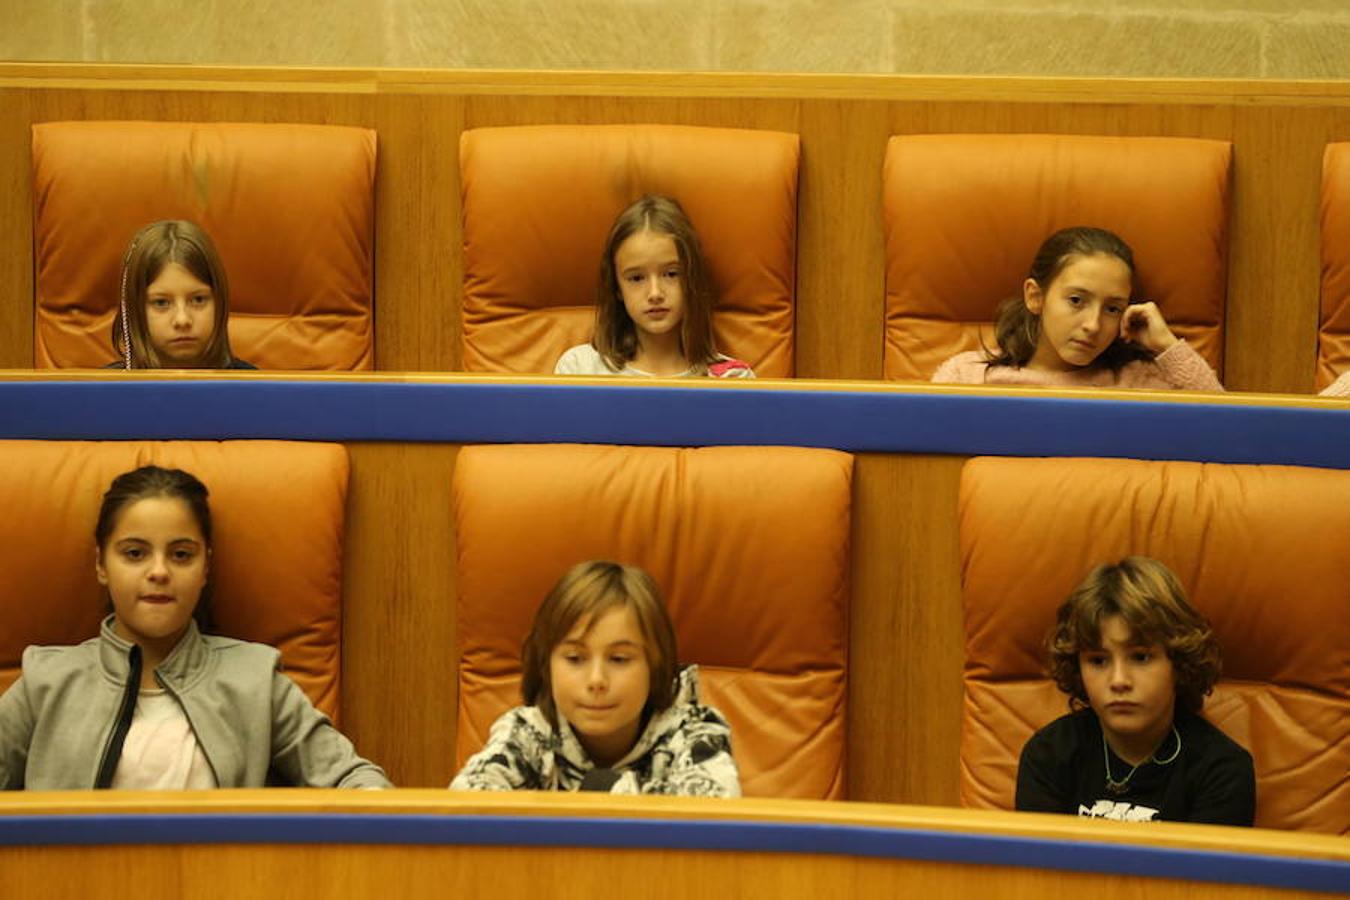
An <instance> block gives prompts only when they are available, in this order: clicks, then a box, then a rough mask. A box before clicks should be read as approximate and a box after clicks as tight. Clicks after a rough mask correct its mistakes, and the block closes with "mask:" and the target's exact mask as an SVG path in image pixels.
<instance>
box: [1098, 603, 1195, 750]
mask: <svg viewBox="0 0 1350 900" xmlns="http://www.w3.org/2000/svg"><path fill="white" fill-rule="evenodd" d="M1078 669H1079V672H1080V673H1081V674H1082V676H1083V687H1084V688H1085V689H1086V691H1087V697H1088V702H1089V703H1090V704H1091V706H1092V709H1093V710H1094V711H1095V712H1096V713H1097V718H1098V719H1100V720H1101V723H1102V730H1103V731H1104V732H1105V733H1106V736H1107V739H1108V740H1109V741H1110V742H1111V743H1112V744H1113V745H1114V746H1116V747H1121V746H1124V747H1133V746H1137V745H1139V744H1140V743H1141V742H1142V743H1145V744H1147V743H1149V742H1150V741H1152V740H1155V739H1157V738H1160V737H1161V736H1162V735H1163V734H1165V733H1166V732H1167V729H1169V728H1170V727H1171V725H1172V714H1173V712H1174V707H1175V705H1176V675H1175V673H1174V671H1173V669H1172V660H1171V659H1170V658H1169V657H1168V656H1167V652H1166V650H1164V649H1163V648H1162V647H1161V646H1159V645H1157V644H1140V643H1139V642H1137V641H1136V640H1135V639H1134V635H1133V634H1131V633H1130V626H1129V625H1128V624H1126V622H1125V620H1124V619H1123V618H1121V617H1120V616H1107V617H1106V618H1105V619H1103V620H1102V646H1101V647H1100V648H1098V649H1091V650H1082V651H1080V652H1079V654H1078ZM1146 752H1147V751H1146Z"/></svg>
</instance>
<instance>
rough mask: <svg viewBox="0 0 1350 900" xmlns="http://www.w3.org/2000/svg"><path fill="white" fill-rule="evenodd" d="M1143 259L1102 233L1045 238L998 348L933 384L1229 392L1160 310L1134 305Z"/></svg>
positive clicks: (1007, 311)
mask: <svg viewBox="0 0 1350 900" xmlns="http://www.w3.org/2000/svg"><path fill="white" fill-rule="evenodd" d="M1133 291H1134V253H1133V252H1132V251H1131V250H1130V247H1129V245H1128V244H1126V243H1125V242H1124V241H1123V240H1121V239H1120V238H1119V237H1118V236H1117V235H1115V234H1113V233H1112V232H1110V231H1107V230H1105V229H1103V228H1090V227H1086V226H1080V227H1076V228H1065V229H1062V230H1060V231H1057V232H1055V233H1054V234H1052V235H1050V237H1048V238H1046V240H1045V242H1044V243H1043V244H1041V247H1040V250H1038V251H1037V253H1036V258H1035V259H1034V260H1033V261H1032V263H1031V271H1030V272H1029V273H1028V274H1027V278H1026V281H1024V282H1023V283H1022V293H1021V294H1020V295H1018V296H1015V297H1009V298H1008V299H1007V300H1005V301H1003V304H1002V305H1001V306H1000V307H999V310H998V316H997V321H996V322H995V323H994V338H995V340H996V341H997V343H998V347H997V351H995V350H992V349H986V350H970V351H967V352H965V353H958V354H957V355H956V356H953V357H952V358H951V359H949V360H947V361H946V362H945V363H943V364H942V365H941V367H939V368H938V370H937V373H936V374H934V375H933V381H935V382H939V383H947V384H1035V385H1049V386H1055V387H1061V386H1062V387H1122V388H1149V389H1153V390H1159V389H1162V390H1167V389H1188V390H1198V391H1222V390H1223V385H1221V384H1220V383H1219V379H1218V377H1217V376H1215V374H1214V370H1213V369H1211V368H1210V367H1209V364H1208V363H1206V362H1205V360H1204V358H1203V357H1201V356H1200V354H1198V353H1196V352H1195V350H1194V349H1193V348H1192V347H1191V346H1190V345H1189V344H1187V343H1186V342H1185V341H1183V340H1181V339H1180V338H1178V337H1177V336H1176V335H1175V334H1173V333H1172V329H1170V328H1169V327H1168V326H1167V321H1166V320H1165V319H1164V318H1163V314H1162V311H1161V310H1160V309H1158V305H1157V304H1156V303H1149V302H1145V301H1142V300H1138V299H1135V298H1132V296H1131V295H1132V294H1133Z"/></svg>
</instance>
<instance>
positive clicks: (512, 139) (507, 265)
mask: <svg viewBox="0 0 1350 900" xmlns="http://www.w3.org/2000/svg"><path fill="white" fill-rule="evenodd" d="M798 154H799V147H798V137H797V135H795V134H784V133H782V132H776V131H741V130H735V129H729V128H694V127H687V126H680V125H536V126H527V127H518V128H477V129H473V130H470V131H466V132H464V134H463V135H462V137H461V138H460V145H459V160H460V178H461V186H462V191H463V200H464V295H463V300H462V306H461V309H462V315H463V322H464V368H465V369H466V370H468V371H471V372H543V373H551V372H552V371H553V366H554V365H555V364H556V363H557V361H558V357H560V356H562V353H563V351H564V350H566V349H567V348H568V347H570V346H573V345H575V344H581V343H585V342H586V341H589V340H590V338H591V332H592V326H593V325H594V319H595V293H596V284H597V281H598V277H599V274H600V254H601V250H602V249H603V247H604V244H605V238H606V236H607V235H608V234H609V229H610V226H611V225H612V224H613V223H614V219H615V218H616V217H617V216H618V214H619V213H620V212H622V211H623V209H624V208H625V207H627V206H628V205H629V204H630V203H632V202H633V201H635V200H637V199H638V198H639V197H641V196H642V195H643V194H648V193H655V194H667V195H669V196H671V197H674V198H675V199H676V200H678V201H679V202H680V204H681V205H682V206H683V207H684V210H685V212H686V213H688V215H689V218H690V220H692V221H693V223H694V227H695V229H697V231H698V235H699V240H700V242H701V243H702V245H703V252H704V256H705V257H706V258H707V261H708V267H709V271H710V273H711V275H712V281H713V285H714V288H715V291H716V295H717V305H716V307H715V309H714V313H713V332H714V335H715V338H716V341H717V347H718V349H719V350H721V351H722V352H723V353H726V354H727V355H729V356H733V357H736V358H738V359H743V360H745V361H746V362H748V363H750V365H751V366H753V367H754V369H755V372H756V373H757V374H758V375H759V376H760V377H775V378H785V377H788V376H790V375H791V374H792V371H793V368H792V367H793V297H794V291H795V284H796V280H795V278H796V276H795V266H796V254H797V160H798Z"/></svg>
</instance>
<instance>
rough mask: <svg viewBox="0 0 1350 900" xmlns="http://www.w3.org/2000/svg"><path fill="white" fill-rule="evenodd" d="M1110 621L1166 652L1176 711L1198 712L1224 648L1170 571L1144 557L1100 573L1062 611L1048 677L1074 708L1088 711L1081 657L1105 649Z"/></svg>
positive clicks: (1051, 647) (1085, 581)
mask: <svg viewBox="0 0 1350 900" xmlns="http://www.w3.org/2000/svg"><path fill="white" fill-rule="evenodd" d="M1110 616H1120V617H1121V618H1122V619H1124V620H1125V624H1126V625H1128V626H1129V628H1130V634H1131V635H1132V636H1133V639H1134V640H1136V641H1139V642H1140V643H1144V644H1158V645H1160V646H1162V647H1163V649H1164V650H1165V651H1166V652H1167V658H1168V659H1170V660H1171V661H1172V667H1173V671H1174V673H1175V677H1176V691H1177V706H1178V707H1179V708H1181V709H1182V710H1184V711H1186V712H1190V713H1196V712H1199V711H1200V707H1201V706H1202V705H1203V704H1204V702H1205V696H1206V695H1208V694H1209V692H1210V691H1212V690H1213V689H1214V683H1215V682H1216V681H1218V680H1219V671H1220V669H1221V667H1222V660H1221V657H1220V654H1219V642H1218V641H1217V640H1216V639H1215V637H1214V630H1213V629H1212V628H1211V627H1210V624H1209V622H1208V620H1206V619H1205V617H1204V616H1202V615H1201V614H1200V613H1198V612H1196V611H1195V608H1194V607H1192V606H1191V605H1190V603H1189V602H1187V600H1186V592H1185V590H1184V589H1183V588H1182V586H1181V582H1180V581H1178V580H1177V577H1176V575H1174V574H1172V570H1171V569H1169V568H1167V566H1165V565H1163V564H1162V563H1160V562H1158V561H1157V560H1156V559H1150V558H1149V557H1147V556H1127V557H1125V558H1124V559H1122V560H1121V561H1120V562H1118V563H1114V564H1109V565H1101V566H1098V567H1097V568H1095V569H1093V570H1092V571H1091V572H1090V573H1089V574H1088V576H1087V578H1085V579H1083V582H1082V583H1081V584H1079V585H1078V587H1076V588H1074V589H1073V593H1071V594H1069V599H1068V600H1066V601H1064V604H1063V605H1062V606H1060V608H1059V612H1058V613H1057V614H1056V622H1055V627H1054V628H1053V629H1052V630H1051V631H1050V635H1049V637H1048V638H1047V640H1046V646H1047V650H1048V651H1049V657H1050V665H1049V667H1050V677H1051V678H1053V679H1054V680H1055V684H1056V685H1058V686H1059V689H1060V690H1061V691H1063V692H1064V693H1066V694H1068V695H1069V705H1070V706H1072V707H1075V708H1081V707H1085V706H1087V705H1088V697H1087V691H1086V690H1085V689H1084V687H1083V675H1082V672H1081V671H1080V670H1079V666H1078V654H1079V653H1080V652H1082V651H1084V650H1095V649H1098V648H1100V647H1101V645H1102V620H1104V619H1106V618H1109V617H1110Z"/></svg>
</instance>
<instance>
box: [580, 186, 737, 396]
mask: <svg viewBox="0 0 1350 900" xmlns="http://www.w3.org/2000/svg"><path fill="white" fill-rule="evenodd" d="M712 307H713V292H712V285H711V282H710V280H709V278H708V271H707V266H706V265H705V263H704V261H703V251H702V249H701V248H700V246H699V241H698V235H697V234H696V233H695V231H694V226H693V224H692V223H691V222H690V221H689V218H688V216H686V215H685V214H684V210H683V209H682V208H681V207H680V204H679V203H677V202H676V201H674V200H672V199H671V198H669V197H662V196H659V195H655V194H648V195H647V196H645V197H643V198H642V199H641V200H639V201H637V202H636V203H634V204H633V205H632V206H630V207H628V208H627V209H625V210H624V211H623V212H622V213H620V214H619V217H618V219H616V220H615V221H614V225H613V227H611V228H610V231H609V238H608V240H606V241H605V250H604V254H603V256H602V257H601V259H600V285H599V288H598V290H597V292H596V301H595V335H594V336H593V337H592V338H591V342H590V343H589V344H578V345H577V346H575V347H572V348H571V349H569V350H568V351H567V352H566V353H564V354H563V355H562V358H561V359H559V360H558V364H557V366H555V367H554V370H553V371H554V373H555V374H557V375H638V376H644V375H645V376H657V377H671V376H676V377H678V376H684V375H710V376H712V377H714V378H753V377H755V373H754V372H753V371H752V370H751V368H750V366H749V365H747V364H746V363H743V362H741V361H740V360H737V359H731V358H730V357H727V356H723V355H722V354H720V353H718V352H717V350H716V348H715V347H714V346H713V338H712Z"/></svg>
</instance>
